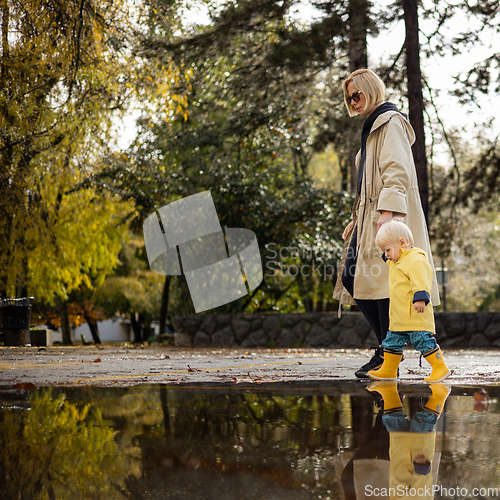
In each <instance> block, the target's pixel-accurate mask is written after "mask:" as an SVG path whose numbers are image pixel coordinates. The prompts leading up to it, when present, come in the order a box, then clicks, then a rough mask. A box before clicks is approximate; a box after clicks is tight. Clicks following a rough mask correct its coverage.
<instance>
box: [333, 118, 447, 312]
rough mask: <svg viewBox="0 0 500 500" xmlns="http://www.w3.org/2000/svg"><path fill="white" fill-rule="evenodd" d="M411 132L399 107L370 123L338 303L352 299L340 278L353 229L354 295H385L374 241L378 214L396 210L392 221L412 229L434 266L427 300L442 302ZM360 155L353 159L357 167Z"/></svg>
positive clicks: (384, 272)
mask: <svg viewBox="0 0 500 500" xmlns="http://www.w3.org/2000/svg"><path fill="white" fill-rule="evenodd" d="M414 142H415V132H414V131H413V128H412V126H411V125H410V123H409V121H408V120H407V119H406V118H405V117H404V116H403V115H401V113H398V112H397V111H387V112H385V113H383V114H381V115H380V116H379V117H378V118H377V119H376V120H375V122H374V124H373V126H372V129H371V132H370V135H369V136H368V138H367V140H366V166H365V174H364V176H363V183H362V186H361V195H357V196H356V199H355V201H354V205H353V222H354V224H353V228H352V229H351V231H350V232H349V233H348V234H347V237H346V239H345V242H344V251H343V255H342V260H341V265H340V266H339V274H338V278H337V283H336V285H335V291H334V294H333V298H334V299H337V300H339V301H340V304H351V305H354V304H355V302H354V301H353V298H352V297H351V295H350V294H349V292H348V291H347V290H346V289H345V288H344V286H343V284H342V280H341V276H342V271H343V269H344V262H345V258H346V255H347V251H348V249H349V245H350V243H351V238H352V236H353V234H354V231H355V230H357V234H358V242H357V243H358V259H357V264H356V274H355V276H354V298H355V299H362V300H377V299H386V298H389V267H388V266H387V264H386V263H385V262H384V261H383V259H382V251H381V250H380V249H379V248H378V247H377V246H376V245H375V235H376V234H377V222H378V219H379V218H380V215H381V212H382V211H384V210H388V211H391V212H394V214H393V216H394V218H395V219H396V220H401V221H402V222H405V223H406V224H407V225H408V226H409V228H410V229H411V231H412V233H413V237H414V240H415V242H414V243H415V246H416V247H419V248H421V249H422V250H424V251H425V253H426V254H427V256H428V258H429V263H430V264H431V266H432V269H433V275H434V278H433V282H432V290H431V302H432V305H433V306H437V305H439V304H440V300H439V290H438V286H437V279H436V271H435V268H434V262H433V259H432V253H431V247H430V241H429V234H428V232H427V225H426V223H425V217H424V212H423V209H422V203H421V201H420V194H419V191H418V183H417V173H416V169H415V164H414V162H413V155H412V151H411V145H412V144H413V143H414ZM360 159H361V155H360V152H358V155H357V157H356V164H357V168H358V169H359V163H360Z"/></svg>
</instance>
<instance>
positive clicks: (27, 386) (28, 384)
mask: <svg viewBox="0 0 500 500" xmlns="http://www.w3.org/2000/svg"><path fill="white" fill-rule="evenodd" d="M14 388H15V389H17V390H20V391H21V390H25V391H31V390H32V389H35V388H36V385H35V384H32V383H31V382H21V383H19V384H16V385H15V386H14Z"/></svg>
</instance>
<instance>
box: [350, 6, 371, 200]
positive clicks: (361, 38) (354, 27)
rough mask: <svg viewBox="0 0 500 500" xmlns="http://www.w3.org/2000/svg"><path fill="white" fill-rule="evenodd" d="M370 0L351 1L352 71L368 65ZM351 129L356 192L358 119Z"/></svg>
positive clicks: (358, 140) (352, 176) (353, 183)
mask: <svg viewBox="0 0 500 500" xmlns="http://www.w3.org/2000/svg"><path fill="white" fill-rule="evenodd" d="M368 9H369V6H368V0H350V1H349V70H350V72H351V73H352V72H353V71H356V70H358V69H362V68H367V67H368V49H367V45H366V31H367V28H368V22H369V18H368ZM352 125H353V126H352V128H351V129H350V131H349V165H350V174H351V175H350V187H351V192H352V193H355V192H356V186H357V179H358V173H357V171H356V154H357V152H358V149H359V147H360V132H359V130H358V129H359V127H358V123H357V120H352Z"/></svg>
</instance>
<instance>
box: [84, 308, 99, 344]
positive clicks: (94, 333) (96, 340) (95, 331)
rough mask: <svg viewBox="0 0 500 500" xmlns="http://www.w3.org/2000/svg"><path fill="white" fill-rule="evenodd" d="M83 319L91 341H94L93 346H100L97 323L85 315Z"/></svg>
mask: <svg viewBox="0 0 500 500" xmlns="http://www.w3.org/2000/svg"><path fill="white" fill-rule="evenodd" d="M84 318H85V321H86V322H87V325H89V329H90V334H91V335H92V340H93V341H94V344H102V342H101V338H100V337H99V328H98V326H97V321H95V320H93V319H92V318H89V317H88V316H86V315H84Z"/></svg>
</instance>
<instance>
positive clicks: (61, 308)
mask: <svg viewBox="0 0 500 500" xmlns="http://www.w3.org/2000/svg"><path fill="white" fill-rule="evenodd" d="M54 301H55V304H56V308H57V311H58V313H59V317H60V318H61V331H62V343H63V345H73V341H72V340H71V327H70V325H69V317H68V305H67V303H66V301H65V300H62V299H61V297H59V295H56V296H55V299H54Z"/></svg>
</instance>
